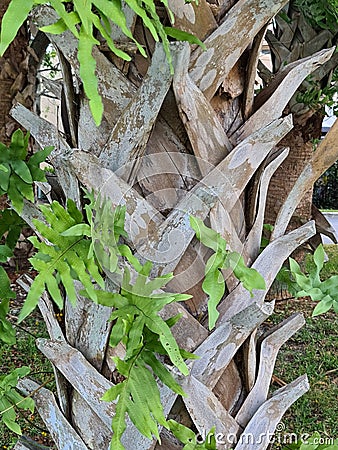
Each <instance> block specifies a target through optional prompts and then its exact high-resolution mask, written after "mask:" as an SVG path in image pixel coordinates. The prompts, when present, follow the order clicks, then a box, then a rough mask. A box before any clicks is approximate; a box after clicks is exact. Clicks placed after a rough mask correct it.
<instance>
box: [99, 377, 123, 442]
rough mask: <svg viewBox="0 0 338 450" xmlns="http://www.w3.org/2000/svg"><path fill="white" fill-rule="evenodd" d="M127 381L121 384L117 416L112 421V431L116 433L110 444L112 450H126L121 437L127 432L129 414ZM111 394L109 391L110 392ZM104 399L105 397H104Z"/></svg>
mask: <svg viewBox="0 0 338 450" xmlns="http://www.w3.org/2000/svg"><path fill="white" fill-rule="evenodd" d="M126 384H127V381H126V380H125V381H123V382H122V383H120V386H121V388H122V391H121V393H120V394H119V401H118V402H117V404H116V410H115V415H114V417H113V420H112V429H113V431H114V434H113V438H112V440H111V443H110V449H111V450H125V448H124V446H123V445H122V443H121V437H122V435H123V433H124V432H125V429H126V428H127V426H126V413H127V409H128V408H127V402H128V396H129V392H128V390H127V389H126V388H125V385H126ZM108 392H109V391H108ZM103 399H104V397H103Z"/></svg>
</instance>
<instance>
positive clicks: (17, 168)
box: [11, 159, 33, 184]
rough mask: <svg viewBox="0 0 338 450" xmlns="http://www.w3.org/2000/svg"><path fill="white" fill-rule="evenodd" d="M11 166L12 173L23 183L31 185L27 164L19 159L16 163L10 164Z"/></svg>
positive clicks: (31, 180)
mask: <svg viewBox="0 0 338 450" xmlns="http://www.w3.org/2000/svg"><path fill="white" fill-rule="evenodd" d="M11 166H12V169H13V171H14V172H15V173H16V174H17V175H18V176H19V177H20V178H21V179H22V180H23V181H24V182H25V183H30V184H32V183H33V179H32V175H31V173H30V170H29V168H28V166H27V164H26V163H25V162H24V161H22V160H21V159H17V160H16V161H12V162H11Z"/></svg>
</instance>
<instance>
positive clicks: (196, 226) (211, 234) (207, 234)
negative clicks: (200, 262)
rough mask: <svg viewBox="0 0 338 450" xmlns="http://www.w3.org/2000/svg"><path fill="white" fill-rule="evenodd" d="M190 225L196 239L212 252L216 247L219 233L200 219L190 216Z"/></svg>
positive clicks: (215, 250)
mask: <svg viewBox="0 0 338 450" xmlns="http://www.w3.org/2000/svg"><path fill="white" fill-rule="evenodd" d="M190 226H191V228H192V229H193V230H194V231H195V234H196V237H197V239H198V240H199V241H200V242H202V244H203V245H205V246H206V247H209V248H211V249H212V250H213V251H214V252H217V249H218V236H219V233H217V232H216V231H214V230H212V229H211V228H209V227H207V226H205V225H204V223H203V221H202V220H201V219H198V218H197V217H193V216H190Z"/></svg>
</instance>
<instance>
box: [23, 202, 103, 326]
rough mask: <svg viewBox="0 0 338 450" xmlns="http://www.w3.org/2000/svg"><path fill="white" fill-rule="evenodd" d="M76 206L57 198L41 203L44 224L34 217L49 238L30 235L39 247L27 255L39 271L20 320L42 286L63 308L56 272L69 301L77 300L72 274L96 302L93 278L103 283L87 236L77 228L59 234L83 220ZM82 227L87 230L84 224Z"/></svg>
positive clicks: (32, 306)
mask: <svg viewBox="0 0 338 450" xmlns="http://www.w3.org/2000/svg"><path fill="white" fill-rule="evenodd" d="M75 209H76V208H75V204H74V202H73V201H71V200H68V203H67V210H66V209H64V208H63V207H62V206H61V205H60V204H59V203H58V202H53V203H52V204H51V205H50V206H42V207H41V211H42V213H43V215H44V217H45V219H46V221H47V224H45V223H43V222H41V221H39V220H35V221H34V224H35V226H36V229H37V230H38V231H39V233H40V234H42V235H43V236H44V237H45V239H48V242H40V241H39V240H38V239H37V238H36V237H32V238H30V241H31V242H32V243H33V245H34V246H35V247H36V248H37V250H38V253H37V254H36V255H35V256H34V257H33V258H30V262H31V263H32V265H33V267H34V268H35V269H36V270H38V271H39V274H38V276H37V277H36V278H35V280H34V281H33V283H32V286H31V289H30V291H29V293H28V295H27V299H26V301H25V303H24V306H23V308H22V310H21V312H20V315H19V321H20V322H21V321H22V320H23V319H24V318H25V317H26V316H27V315H28V314H29V313H30V312H31V311H32V310H33V309H34V308H35V306H36V305H37V303H38V301H39V298H40V296H41V295H42V293H43V291H44V290H45V288H46V289H47V290H48V292H49V293H50V295H51V297H52V299H53V300H54V301H55V303H56V304H57V306H58V307H59V308H60V309H62V307H63V298H62V295H61V293H60V288H59V285H58V281H56V276H57V277H58V279H59V280H60V282H61V283H62V284H63V286H64V288H65V291H66V293H67V295H68V298H69V300H70V301H71V302H73V303H75V302H76V292H75V289H74V285H73V277H74V276H75V277H76V278H77V279H78V280H80V281H81V283H82V284H83V286H84V288H85V289H86V292H87V294H88V296H89V297H90V298H92V299H93V300H94V301H96V302H97V295H96V291H95V289H94V286H93V282H92V279H94V280H95V281H96V282H97V283H98V284H99V285H100V286H101V287H104V281H103V279H102V277H101V275H100V274H99V272H98V269H97V266H96V264H95V262H94V257H91V258H89V257H88V252H89V247H90V240H88V239H85V236H84V235H79V233H78V230H79V228H77V229H76V230H75V235H73V236H72V235H69V236H62V233H63V232H64V231H66V230H70V229H71V228H72V227H74V226H76V225H78V224H76V220H82V214H81V213H80V212H79V211H77V212H76V211H75ZM75 218H76V220H75ZM81 225H82V224H81ZM80 228H81V227H80ZM82 229H83V230H84V231H85V232H86V231H88V228H86V227H83V228H82ZM68 234H69V233H68Z"/></svg>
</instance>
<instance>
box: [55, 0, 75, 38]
mask: <svg viewBox="0 0 338 450" xmlns="http://www.w3.org/2000/svg"><path fill="white" fill-rule="evenodd" d="M49 2H50V4H51V6H52V7H53V8H54V9H55V11H56V12H57V13H58V15H59V17H60V18H61V19H63V21H64V22H65V24H66V25H67V28H68V29H69V30H70V31H71V32H72V33H73V34H74V36H75V37H76V38H79V33H78V31H77V29H76V26H75V24H74V19H73V17H72V15H70V13H68V12H67V11H66V10H65V7H64V5H63V2H62V1H61V0H49Z"/></svg>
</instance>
